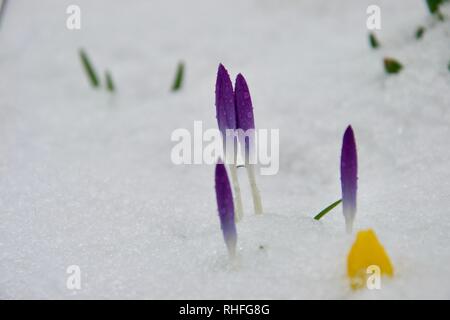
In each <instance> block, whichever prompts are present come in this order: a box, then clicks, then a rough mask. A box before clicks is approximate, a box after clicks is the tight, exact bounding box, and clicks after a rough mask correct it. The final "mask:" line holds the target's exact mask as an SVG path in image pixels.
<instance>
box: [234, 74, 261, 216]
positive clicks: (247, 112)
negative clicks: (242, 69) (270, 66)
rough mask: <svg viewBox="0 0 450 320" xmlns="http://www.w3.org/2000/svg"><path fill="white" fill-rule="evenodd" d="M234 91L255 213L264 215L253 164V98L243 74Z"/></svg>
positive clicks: (238, 77) (241, 141)
mask: <svg viewBox="0 0 450 320" xmlns="http://www.w3.org/2000/svg"><path fill="white" fill-rule="evenodd" d="M234 89H235V103H236V119H237V128H238V129H241V130H238V135H239V140H240V143H241V147H242V145H243V148H242V149H243V152H244V156H243V158H244V159H245V167H246V169H247V174H248V178H249V181H250V186H251V188H252V196H253V206H254V208H255V213H257V214H259V213H262V204H261V196H260V194H259V190H258V187H257V185H256V179H255V169H254V164H253V163H252V160H253V157H254V145H253V143H254V140H255V120H254V117H253V104H252V98H251V97H250V91H249V89H248V86H247V82H246V81H245V78H244V76H243V75H242V74H238V75H237V77H236V83H235V86H234ZM246 137H247V138H246Z"/></svg>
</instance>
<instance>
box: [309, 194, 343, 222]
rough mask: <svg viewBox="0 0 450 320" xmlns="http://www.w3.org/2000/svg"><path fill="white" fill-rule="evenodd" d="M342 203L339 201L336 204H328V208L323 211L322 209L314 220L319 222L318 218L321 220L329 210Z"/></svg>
mask: <svg viewBox="0 0 450 320" xmlns="http://www.w3.org/2000/svg"><path fill="white" fill-rule="evenodd" d="M341 202H342V199H339V200H338V201H336V202H333V203H332V204H330V205H329V206H328V207H326V208H325V209H323V210H322V211H320V212H319V213H318V214H317V215H316V216H315V217H314V219H316V220H319V219H320V218H322V217H323V216H324V215H326V214H327V213H328V212H330V211H331V210H333V209H334V207H336V206H337V205H338V204H339V203H341Z"/></svg>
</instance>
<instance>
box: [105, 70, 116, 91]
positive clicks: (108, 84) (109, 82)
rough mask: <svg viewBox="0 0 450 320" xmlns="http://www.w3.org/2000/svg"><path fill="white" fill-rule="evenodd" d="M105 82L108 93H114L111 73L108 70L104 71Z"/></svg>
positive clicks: (114, 87) (114, 88)
mask: <svg viewBox="0 0 450 320" xmlns="http://www.w3.org/2000/svg"><path fill="white" fill-rule="evenodd" d="M105 80H106V89H107V90H108V91H109V92H114V91H116V86H115V85H114V81H113V79H112V76H111V73H110V72H109V71H108V70H106V71H105Z"/></svg>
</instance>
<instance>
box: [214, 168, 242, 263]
mask: <svg viewBox="0 0 450 320" xmlns="http://www.w3.org/2000/svg"><path fill="white" fill-rule="evenodd" d="M215 180H216V181H215V182H216V198H217V207H218V210H219V219H220V227H221V229H222V233H223V238H224V240H225V244H226V245H227V249H228V253H229V254H230V256H231V257H234V255H235V253H236V242H237V234H236V224H235V222H234V205H233V196H232V194H231V187H230V181H229V180H228V175H227V171H226V169H225V166H224V165H223V163H218V164H217V165H216V174H215Z"/></svg>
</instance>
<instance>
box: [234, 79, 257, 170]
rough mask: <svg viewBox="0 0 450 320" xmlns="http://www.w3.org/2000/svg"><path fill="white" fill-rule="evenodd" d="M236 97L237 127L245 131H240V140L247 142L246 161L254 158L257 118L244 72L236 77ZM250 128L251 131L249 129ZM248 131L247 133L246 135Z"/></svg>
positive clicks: (243, 142)
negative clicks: (254, 116) (255, 117)
mask: <svg viewBox="0 0 450 320" xmlns="http://www.w3.org/2000/svg"><path fill="white" fill-rule="evenodd" d="M234 89H235V99H236V119H237V128H238V129H242V130H243V131H244V132H238V135H239V140H240V142H241V143H242V144H245V148H243V150H242V152H243V157H244V159H245V161H246V163H247V162H248V161H249V160H248V159H250V158H253V156H254V154H253V152H254V149H253V147H254V146H253V144H254V140H255V135H254V131H253V129H255V120H254V118H253V104H252V98H251V97H250V91H249V90H248V86H247V82H246V81H245V78H244V76H243V75H242V74H240V73H239V74H238V75H237V77H236V83H235V86H234ZM247 130H249V131H247ZM245 131H247V133H246V135H244V133H245Z"/></svg>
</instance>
